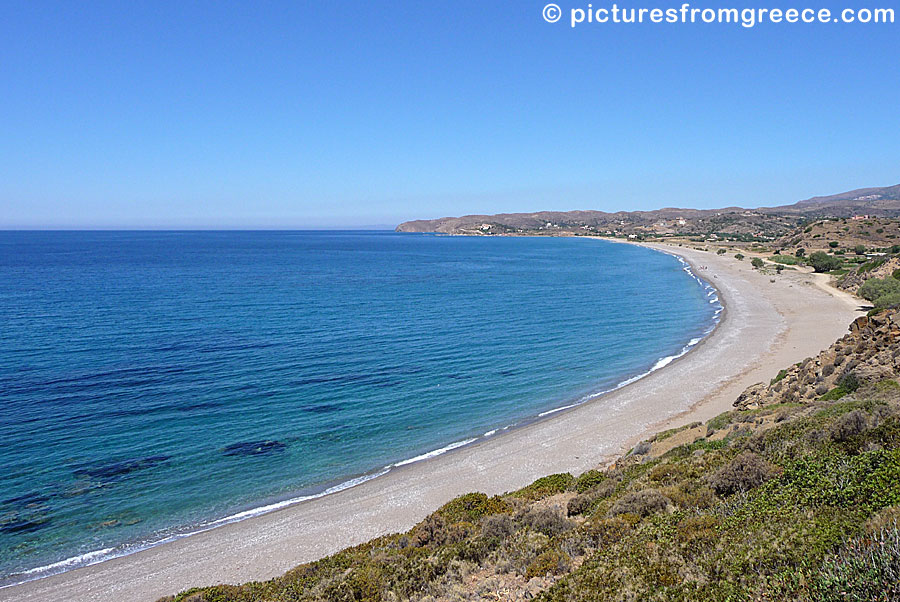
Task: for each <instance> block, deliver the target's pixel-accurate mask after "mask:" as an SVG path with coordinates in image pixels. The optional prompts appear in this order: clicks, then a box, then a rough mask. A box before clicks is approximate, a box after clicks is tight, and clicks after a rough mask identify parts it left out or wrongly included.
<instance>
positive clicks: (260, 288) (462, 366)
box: [0, 232, 719, 583]
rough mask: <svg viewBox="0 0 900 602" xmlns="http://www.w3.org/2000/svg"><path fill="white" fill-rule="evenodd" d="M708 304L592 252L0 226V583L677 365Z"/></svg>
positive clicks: (565, 245) (680, 273)
mask: <svg viewBox="0 0 900 602" xmlns="http://www.w3.org/2000/svg"><path fill="white" fill-rule="evenodd" d="M715 301H716V299H715V293H714V292H713V291H712V290H711V289H710V288H709V287H708V286H705V283H703V282H701V281H700V280H698V279H697V278H695V277H693V275H692V274H690V272H689V271H686V270H685V266H684V265H683V264H682V263H680V261H679V260H678V259H677V258H674V257H672V256H669V255H665V254H662V253H658V252H654V251H650V250H647V249H643V248H638V247H634V246H631V245H621V244H612V243H607V242H603V241H594V240H583V239H572V238H466V237H440V236H428V235H414V234H395V233H389V232H3V233H0V321H2V327H0V442H2V445H0V576H4V578H3V579H0V583H4V582H5V583H9V582H11V581H19V580H23V579H25V578H34V577H38V576H41V575H44V574H47V573H50V572H58V571H59V570H62V569H64V568H70V567H72V566H76V565H77V564H79V563H83V562H85V561H91V560H98V559H101V558H104V557H108V556H112V555H117V554H121V553H125V552H128V551H132V550H135V549H138V548H140V547H141V546H146V545H148V544H151V543H153V542H158V541H160V540H161V539H164V538H166V537H168V536H172V535H176V534H184V533H188V532H191V531H194V530H197V529H198V528H202V526H203V525H209V524H210V523H211V522H213V521H217V520H221V519H229V517H235V515H239V516H240V515H242V514H241V513H252V512H253V511H255V509H259V508H260V507H263V506H269V505H272V504H277V503H279V502H283V501H285V500H291V499H296V498H297V497H299V496H305V495H314V494H318V493H321V492H322V491H323V490H325V489H328V488H330V487H342V486H347V484H348V481H349V482H350V483H352V482H356V481H355V480H354V479H356V480H358V479H360V478H369V477H370V476H372V475H375V474H379V473H381V472H383V471H384V470H387V469H389V467H390V466H391V465H392V464H397V463H402V462H405V461H409V460H410V459H415V458H420V457H422V456H425V455H431V454H432V453H433V452H435V450H441V449H446V448H447V447H448V446H449V447H452V446H453V445H455V444H458V443H460V442H465V441H468V440H470V439H473V438H478V437H481V436H484V434H485V433H488V432H490V431H494V430H498V429H502V428H503V427H508V426H510V425H515V424H520V423H522V422H523V421H527V420H530V419H534V418H535V417H537V416H538V415H540V414H542V413H545V412H548V411H550V410H553V409H555V408H559V407H562V406H566V405H569V404H572V403H577V402H580V401H583V400H585V399H587V398H589V397H591V396H592V395H594V394H596V393H598V392H600V391H605V390H609V389H612V388H614V387H616V386H617V385H619V384H620V383H622V382H623V381H625V380H627V379H629V378H632V377H635V376H637V375H640V374H644V373H646V372H647V371H648V370H650V369H652V368H653V367H654V366H658V365H661V363H664V362H665V360H663V362H661V361H660V360H661V358H667V357H671V356H675V355H678V354H680V353H683V351H684V350H685V348H686V346H687V345H688V344H690V343H695V342H696V341H697V340H699V338H701V337H702V336H703V335H704V334H705V333H707V332H709V331H710V329H711V328H712V326H713V324H714V320H715V316H716V312H717V311H718V310H719V305H718V304H717V303H715ZM598 403H602V399H601V400H600V401H598ZM47 565H52V566H51V568H50V569H46V568H45V569H41V570H39V571H33V570H32V569H35V568H36V567H47ZM29 570H32V571H31V572H27V571H29ZM23 572H24V573H23Z"/></svg>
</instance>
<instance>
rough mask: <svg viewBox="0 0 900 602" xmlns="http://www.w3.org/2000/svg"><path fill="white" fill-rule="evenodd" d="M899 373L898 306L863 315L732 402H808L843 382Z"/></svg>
mask: <svg viewBox="0 0 900 602" xmlns="http://www.w3.org/2000/svg"><path fill="white" fill-rule="evenodd" d="M898 375H900V311H898V310H886V311H883V312H881V313H879V314H876V315H874V316H870V317H860V318H857V319H856V320H854V321H853V323H852V324H850V333H849V334H847V335H845V336H843V337H842V338H840V339H838V341H837V342H835V343H834V344H833V345H832V346H831V347H829V348H828V349H826V350H825V351H823V352H822V353H820V354H819V355H817V356H816V357H814V358H807V359H805V360H803V361H802V362H799V363H797V364H794V365H793V366H791V367H790V368H788V369H786V370H782V371H781V372H780V373H779V374H778V376H776V377H775V378H774V379H773V380H772V382H771V383H769V384H764V383H757V384H755V385H752V386H750V387H748V388H747V389H746V390H745V391H744V392H743V393H741V395H740V396H739V397H738V398H737V400H736V401H735V402H734V406H735V407H736V408H738V409H742V410H752V409H756V408H759V407H761V406H764V405H769V404H773V403H808V402H811V401H814V400H816V399H818V398H820V397H821V396H822V395H825V394H826V393H828V392H829V391H831V390H832V389H834V388H835V387H837V386H839V385H840V384H841V383H846V382H848V379H851V378H852V379H853V381H854V382H859V383H867V382H878V381H880V380H884V379H886V378H896V377H897V376H898Z"/></svg>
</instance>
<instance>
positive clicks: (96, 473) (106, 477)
mask: <svg viewBox="0 0 900 602" xmlns="http://www.w3.org/2000/svg"><path fill="white" fill-rule="evenodd" d="M171 457H172V456H162V455H160V456H148V457H146V458H140V459H137V460H123V461H121V462H108V463H105V464H100V465H97V466H93V467H84V468H78V469H76V470H75V471H74V473H75V476H77V477H82V478H88V479H94V480H98V481H104V482H112V481H118V480H119V479H121V478H123V477H125V476H126V475H128V474H130V473H132V472H135V471H138V470H144V469H146V468H153V467H154V466H157V465H159V464H162V463H163V462H166V461H168V460H169V459H170V458H171Z"/></svg>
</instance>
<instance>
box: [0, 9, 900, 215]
mask: <svg viewBox="0 0 900 602" xmlns="http://www.w3.org/2000/svg"><path fill="white" fill-rule="evenodd" d="M556 1H557V2H558V4H559V5H560V7H561V8H562V13H563V15H564V18H563V19H561V20H560V22H558V23H548V22H546V21H545V20H544V18H543V16H542V9H543V7H544V5H545V4H546V2H545V1H544V0H538V1H531V0H527V1H521V0H519V1H512V0H510V1H501V0H496V1H492V0H481V1H472V0H454V1H453V2H433V1H430V0H416V1H387V0H385V1H378V0H369V1H366V2H362V1H357V0H341V1H337V0H326V1H322V2H312V1H309V0H293V1H290V2H277V1H269V2H252V3H250V2H229V1H222V0H218V1H214V2H213V1H208V2H204V1H198V2H165V1H163V0H158V1H135V2H121V1H116V2H92V1H86V2H41V1H39V0H31V1H19V0H8V1H6V2H3V3H2V4H0V228H6V229H18V228H225V229H230V228H321V227H325V228H335V227H337V228H340V227H368V226H394V225H395V224H397V223H399V222H400V221H404V220H407V219H420V218H435V217H442V216H447V215H462V214H470V213H500V212H531V211H537V210H571V209H599V210H606V211H617V210H638V209H642V210H643V209H654V208H660V207H668V206H683V207H699V208H712V207H723V206H732V205H739V206H745V207H757V206H766V205H777V204H785V203H792V202H795V201H798V200H801V199H804V198H808V197H811V196H815V195H824V194H834V193H838V192H843V191H845V190H850V189H854V188H859V187H866V186H889V185H893V184H897V183H900V169H898V168H900V149H898V142H897V139H898V132H900V110H898V99H900V35H898V33H900V31H898V29H900V23H896V24H893V25H883V24H880V25H875V24H868V25H864V24H859V23H856V24H821V23H816V24H786V23H782V24H771V23H768V24H762V25H758V26H757V27H755V28H752V29H747V28H742V27H741V26H739V25H734V24H713V25H705V24H651V23H645V24H630V25H626V24H619V25H615V24H605V25H601V24H597V23H593V24H587V23H584V24H581V25H578V26H577V27H575V28H572V27H570V25H569V11H570V9H572V8H585V7H586V6H587V4H588V3H587V2H583V3H580V4H579V3H578V2H568V1H567V0H556ZM894 3H895V1H894V0H866V2H864V3H861V2H859V1H858V0H844V1H843V3H841V2H834V1H832V0H810V1H809V2H806V1H804V2H797V3H794V2H793V0H783V1H782V2H769V1H768V0H757V1H752V0H751V1H745V0H697V2H696V3H695V4H694V6H696V7H712V8H718V7H731V6H733V7H737V8H744V7H782V8H788V7H791V6H798V7H805V6H807V5H812V6H815V7H816V8H820V7H826V8H833V9H835V10H838V9H842V8H845V7H860V6H870V7H873V8H875V7H891V5H893V4H894ZM611 4H612V2H604V1H603V0H593V6H594V7H595V8H596V7H600V6H610V5H611ZM681 4H682V2H681V1H680V0H669V1H662V2H661V1H658V0H634V1H632V0H622V1H621V2H620V5H621V6H624V7H647V8H652V7H664V8H667V7H678V6H680V5H681Z"/></svg>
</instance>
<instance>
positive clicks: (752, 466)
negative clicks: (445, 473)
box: [164, 311, 900, 602]
mask: <svg viewBox="0 0 900 602" xmlns="http://www.w3.org/2000/svg"><path fill="white" fill-rule="evenodd" d="M898 341H900V314H898V313H896V312H894V311H886V312H881V313H879V314H877V315H874V316H872V317H870V318H861V319H858V320H857V321H855V322H854V323H853V325H852V327H851V332H850V334H848V335H847V336H846V337H844V338H843V339H841V340H840V341H838V342H837V343H836V344H835V345H834V346H833V347H832V348H831V349H829V350H826V351H824V352H823V353H822V354H820V355H819V356H818V357H816V358H810V359H809V360H807V361H804V362H801V363H800V364H798V365H796V366H790V367H786V369H785V371H784V372H783V373H782V374H780V375H779V376H778V377H777V378H776V379H774V380H773V381H772V383H770V384H761V385H758V386H756V387H755V388H751V389H753V390H752V391H749V392H748V393H745V395H742V396H741V398H740V399H739V400H738V401H737V402H736V405H737V409H735V410H733V411H731V412H727V413H725V414H722V415H720V416H718V417H716V418H713V419H712V420H710V421H709V422H707V423H706V424H701V423H694V424H690V425H686V426H685V427H683V428H679V429H673V430H670V431H666V432H662V433H659V434H657V435H656V436H654V437H652V438H651V439H649V440H647V441H644V442H642V443H641V444H639V445H637V446H636V447H635V448H634V449H633V450H632V451H631V452H629V454H628V455H627V456H626V457H623V458H620V459H619V460H618V461H617V462H616V463H615V464H613V465H612V466H610V467H600V468H598V469H596V470H591V471H588V472H586V473H584V474H582V475H580V476H578V477H574V476H572V475H569V474H558V475H550V476H547V477H544V478H542V479H539V480H537V481H536V482H534V483H533V484H532V485H530V486H528V487H526V488H524V489H521V490H519V491H515V492H512V493H509V494H506V495H503V496H498V497H492V498H489V497H487V496H485V495H482V494H478V493H472V494H468V495H464V496H462V497H459V498H457V499H455V500H453V501H451V502H449V503H448V504H446V505H445V506H443V507H442V508H440V509H439V510H437V511H436V512H435V513H433V514H432V515H430V516H429V517H427V518H426V519H425V520H424V521H422V522H421V523H419V524H418V525H417V526H416V527H414V528H413V529H412V530H411V531H409V532H407V533H403V534H394V535H388V536H385V537H382V538H379V539H376V540H373V541H370V542H368V543H366V544H363V545H360V546H357V547H354V548H350V549H347V550H344V551H343V552H340V553H338V554H335V555H333V556H330V557H328V558H325V559H322V560H319V561H316V562H312V563H308V564H304V565H301V566H299V567H296V568H295V569H293V570H292V571H290V572H289V573H287V574H286V575H284V576H283V577H279V578H277V579H273V580H271V581H267V582H261V583H249V584H245V585H239V586H231V585H219V586H215V587H206V588H197V589H194V590H190V591H187V592H183V593H181V594H178V595H177V596H174V597H168V598H165V599H164V600H166V601H170V602H171V601H172V600H175V601H178V602H213V601H215V602H231V601H233V602H250V601H256V602H261V601H271V602H275V601H287V600H291V601H323V602H324V601H329V602H331V601H352V600H355V601H362V600H367V601H384V602H387V601H401V600H403V601H405V600H422V601H431V602H438V601H442V602H443V601H446V602H450V601H461V600H526V599H533V598H535V599H538V600H544V601H547V602H550V601H554V602H556V601H558V602H563V601H566V602H568V601H580V600H584V601H588V600H616V601H623V602H624V601H626V600H629V601H630V600H667V601H678V600H683V601H694V600H721V601H725V600H771V601H781V600H784V601H788V600H790V601H794V600H801V601H839V600H898V599H900V384H898V382H897V377H898V375H900V352H898V351H897V349H898V345H897V343H898ZM754 392H755V397H752V399H751V396H752V395H751V394H753V393H754Z"/></svg>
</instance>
